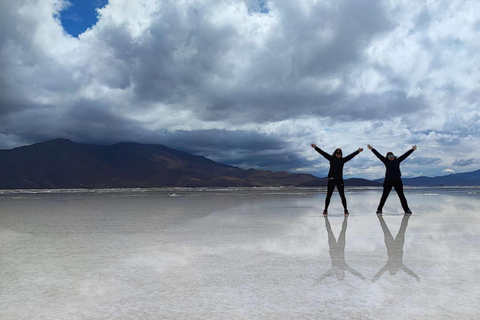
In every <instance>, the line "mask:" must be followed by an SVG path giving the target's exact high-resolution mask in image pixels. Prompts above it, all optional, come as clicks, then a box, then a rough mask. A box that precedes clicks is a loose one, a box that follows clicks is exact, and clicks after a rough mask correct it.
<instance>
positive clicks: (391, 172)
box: [372, 148, 413, 180]
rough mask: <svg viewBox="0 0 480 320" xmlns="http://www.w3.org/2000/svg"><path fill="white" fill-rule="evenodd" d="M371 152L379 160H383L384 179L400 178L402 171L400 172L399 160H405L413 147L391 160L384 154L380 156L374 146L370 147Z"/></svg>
mask: <svg viewBox="0 0 480 320" xmlns="http://www.w3.org/2000/svg"><path fill="white" fill-rule="evenodd" d="M372 152H373V153H374V154H375V155H376V156H377V158H378V159H380V161H382V162H383V164H384V165H385V168H386V169H387V170H386V171H385V179H386V180H391V179H400V177H401V176H402V173H401V172H400V162H402V161H403V160H405V159H406V158H407V157H408V156H409V155H411V154H412V152H413V149H410V150H408V151H407V152H405V153H404V154H402V155H401V156H400V157H398V158H397V157H395V159H393V160H388V159H387V158H385V157H384V156H382V155H381V154H380V153H378V151H377V150H375V148H373V149H372Z"/></svg>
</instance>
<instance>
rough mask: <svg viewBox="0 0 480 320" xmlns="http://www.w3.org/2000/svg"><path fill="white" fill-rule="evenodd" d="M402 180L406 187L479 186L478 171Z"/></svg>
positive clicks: (479, 173)
mask: <svg viewBox="0 0 480 320" xmlns="http://www.w3.org/2000/svg"><path fill="white" fill-rule="evenodd" d="M402 180H403V183H404V184H405V185H408V186H478V185H480V170H477V171H472V172H465V173H454V174H449V175H447V176H442V177H433V178H429V177H416V178H404V179H402Z"/></svg>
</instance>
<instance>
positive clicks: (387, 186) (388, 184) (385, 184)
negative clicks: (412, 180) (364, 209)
mask: <svg viewBox="0 0 480 320" xmlns="http://www.w3.org/2000/svg"><path fill="white" fill-rule="evenodd" d="M391 190H392V182H391V181H390V180H387V179H385V181H383V193H382V198H381V199H380V203H379V204H378V208H377V212H380V213H381V212H382V210H383V206H384V205H385V201H387V198H388V195H389V194H390V191H391Z"/></svg>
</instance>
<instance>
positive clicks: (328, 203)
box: [323, 180, 335, 212]
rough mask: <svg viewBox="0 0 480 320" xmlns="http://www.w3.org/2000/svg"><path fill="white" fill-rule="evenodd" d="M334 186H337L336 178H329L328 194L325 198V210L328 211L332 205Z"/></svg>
mask: <svg viewBox="0 0 480 320" xmlns="http://www.w3.org/2000/svg"><path fill="white" fill-rule="evenodd" d="M334 188H335V181H334V180H328V183H327V196H326V198H325V210H324V211H323V212H326V211H327V210H328V206H329V205H330V198H331V197H332V194H333V189H334Z"/></svg>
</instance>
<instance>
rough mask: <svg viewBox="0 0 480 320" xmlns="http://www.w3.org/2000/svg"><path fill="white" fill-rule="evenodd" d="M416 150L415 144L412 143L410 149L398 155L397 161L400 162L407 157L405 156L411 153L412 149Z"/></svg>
mask: <svg viewBox="0 0 480 320" xmlns="http://www.w3.org/2000/svg"><path fill="white" fill-rule="evenodd" d="M415 150H417V146H416V145H414V146H412V149H410V150H408V151H407V152H405V153H404V154H402V155H401V156H400V157H398V162H402V161H403V160H405V159H407V157H408V156H409V155H411V154H412V152H413V151H415Z"/></svg>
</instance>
